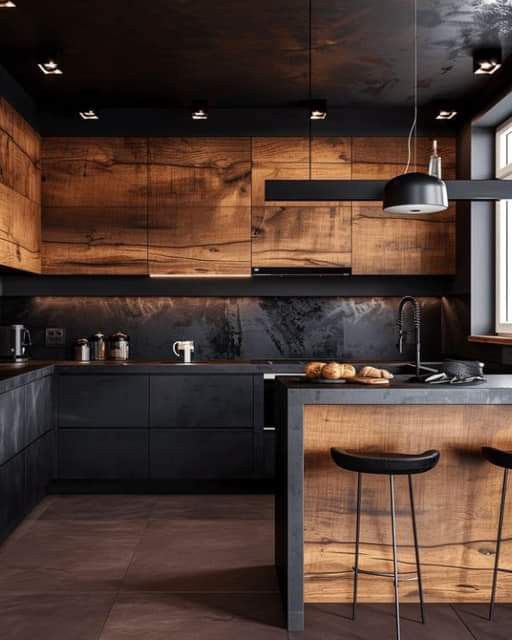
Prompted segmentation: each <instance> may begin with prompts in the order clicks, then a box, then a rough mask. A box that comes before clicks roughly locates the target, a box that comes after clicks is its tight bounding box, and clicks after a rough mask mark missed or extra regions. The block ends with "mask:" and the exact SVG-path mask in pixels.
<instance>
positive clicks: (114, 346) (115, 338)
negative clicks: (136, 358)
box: [108, 331, 130, 360]
mask: <svg viewBox="0 0 512 640" xmlns="http://www.w3.org/2000/svg"><path fill="white" fill-rule="evenodd" d="M108 355H109V358H110V359H111V360H128V358H129V357H130V338H129V337H128V334H126V333H124V332H123V331H117V332H116V333H113V334H112V335H111V336H110V337H109V339H108Z"/></svg>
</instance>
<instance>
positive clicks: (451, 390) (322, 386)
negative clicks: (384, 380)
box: [279, 374, 512, 409]
mask: <svg viewBox="0 0 512 640" xmlns="http://www.w3.org/2000/svg"><path fill="white" fill-rule="evenodd" d="M410 377H411V376H407V375H398V376H396V377H395V378H394V379H393V380H391V383H390V384H389V385H386V386H384V385H383V386H378V385H375V386H371V385H360V384H354V383H345V384H336V383H321V382H309V381H307V380H306V379H304V378H298V377H283V378H280V379H279V382H280V384H282V385H283V386H284V387H285V388H286V391H287V397H288V406H289V407H290V406H293V408H294V409H298V408H300V407H302V406H303V405H305V404H512V375H495V374H491V375H488V376H486V378H487V380H486V382H482V383H472V384H418V383H410V382H408V380H409V378H410Z"/></svg>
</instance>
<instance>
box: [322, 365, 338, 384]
mask: <svg viewBox="0 0 512 640" xmlns="http://www.w3.org/2000/svg"><path fill="white" fill-rule="evenodd" d="M342 372H343V365H341V364H338V363H337V362H329V363H328V364H326V365H325V366H323V367H322V378H325V379H326V380H340V379H341V374H342Z"/></svg>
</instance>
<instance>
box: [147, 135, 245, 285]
mask: <svg viewBox="0 0 512 640" xmlns="http://www.w3.org/2000/svg"><path fill="white" fill-rule="evenodd" d="M148 157H149V182H148V229H149V246H148V260H149V272H150V273H151V274H167V275H177V276H180V275H181V276H215V275H218V276H222V275H225V276H238V275H240V276H249V275H250V271H251V141H250V139H249V138H150V139H149V155H148Z"/></svg>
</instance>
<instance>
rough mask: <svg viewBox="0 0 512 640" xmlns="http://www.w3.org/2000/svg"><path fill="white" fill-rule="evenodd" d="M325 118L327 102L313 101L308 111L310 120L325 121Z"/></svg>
mask: <svg viewBox="0 0 512 640" xmlns="http://www.w3.org/2000/svg"><path fill="white" fill-rule="evenodd" d="M326 118H327V100H314V101H313V102H311V107H310V111H309V119H310V120H325V119H326Z"/></svg>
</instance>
